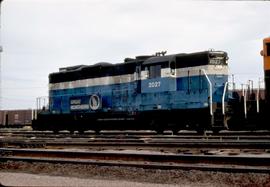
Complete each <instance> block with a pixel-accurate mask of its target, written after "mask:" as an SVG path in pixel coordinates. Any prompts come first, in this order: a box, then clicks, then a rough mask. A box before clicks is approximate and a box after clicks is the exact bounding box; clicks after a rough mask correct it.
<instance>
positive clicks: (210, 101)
mask: <svg viewBox="0 0 270 187" xmlns="http://www.w3.org/2000/svg"><path fill="white" fill-rule="evenodd" d="M201 71H202V72H203V74H204V75H205V77H206V79H207V81H208V84H209V92H210V93H209V105H210V106H209V108H210V115H211V116H213V98H212V83H211V81H210V79H209V77H208V75H207V74H206V72H205V69H201Z"/></svg>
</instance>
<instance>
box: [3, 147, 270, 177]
mask: <svg viewBox="0 0 270 187" xmlns="http://www.w3.org/2000/svg"><path fill="white" fill-rule="evenodd" d="M0 152H1V153H2V155H3V153H5V152H6V153H7V155H3V156H1V157H0V161H1V162H7V161H25V162H49V163H63V164H64V163H72V164H92V165H99V166H100V165H102V166H125V167H141V168H154V169H186V170H191V169H195V170H207V171H222V172H254V173H269V172H270V157H251V156H201V155H196V156H194V155H164V154H163V155H162V154H138V153H115V152H113V153H109V152H67V151H37V150H35V151H33V150H15V149H5V150H4V149H0Z"/></svg>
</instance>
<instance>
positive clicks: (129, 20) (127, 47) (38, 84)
mask: <svg viewBox="0 0 270 187" xmlns="http://www.w3.org/2000/svg"><path fill="white" fill-rule="evenodd" d="M269 10H270V3H269V2H265V1H180V0H166V1H165V0H147V1H145V0H128V1H126V0H110V1H106V0H76V1H74V0H4V1H3V2H2V7H1V29H0V32H1V41H0V44H1V46H2V47H3V52H2V53H1V66H2V68H1V100H0V108H1V109H25V108H35V106H36V98H37V97H40V96H47V95H48V75H49V73H52V72H57V71H58V69H59V68H60V67H65V66H73V65H80V64H86V65H90V64H94V63H97V62H111V63H119V62H123V59H124V58H126V57H135V56H138V55H147V54H154V53H155V52H157V51H164V50H166V51H167V54H174V53H190V52H198V51H205V50H209V49H215V50H223V51H226V52H227V53H228V55H229V68H230V69H229V73H230V75H232V74H233V75H234V77H235V81H236V83H237V84H238V85H239V86H240V85H241V84H242V83H244V84H246V83H247V81H248V80H253V81H254V86H256V85H257V82H258V79H259V78H262V77H263V63H262V57H261V56H260V50H261V49H262V40H263V38H265V37H269V36H270V32H269V31H270V24H269V18H270V11H269ZM261 86H263V85H261Z"/></svg>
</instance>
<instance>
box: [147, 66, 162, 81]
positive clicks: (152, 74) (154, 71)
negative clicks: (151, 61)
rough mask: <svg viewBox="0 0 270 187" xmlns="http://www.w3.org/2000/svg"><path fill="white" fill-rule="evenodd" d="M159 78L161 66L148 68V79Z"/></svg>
mask: <svg viewBox="0 0 270 187" xmlns="http://www.w3.org/2000/svg"><path fill="white" fill-rule="evenodd" d="M158 77H161V65H155V66H150V71H149V78H150V79H154V78H158Z"/></svg>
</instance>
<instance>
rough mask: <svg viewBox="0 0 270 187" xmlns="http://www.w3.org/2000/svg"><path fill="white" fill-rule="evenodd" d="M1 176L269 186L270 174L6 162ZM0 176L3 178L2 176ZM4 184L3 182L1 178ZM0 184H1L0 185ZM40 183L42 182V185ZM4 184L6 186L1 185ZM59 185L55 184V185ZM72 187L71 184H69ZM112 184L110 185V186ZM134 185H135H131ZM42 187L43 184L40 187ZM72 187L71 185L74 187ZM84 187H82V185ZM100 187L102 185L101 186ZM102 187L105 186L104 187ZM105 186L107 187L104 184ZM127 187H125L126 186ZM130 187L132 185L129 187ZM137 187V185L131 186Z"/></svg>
mask: <svg viewBox="0 0 270 187" xmlns="http://www.w3.org/2000/svg"><path fill="white" fill-rule="evenodd" d="M0 172H1V173H2V175H4V174H5V173H8V174H9V175H10V173H13V174H16V173H17V174H18V173H24V174H38V175H42V176H44V175H45V176H50V177H69V178H71V179H72V178H73V179H74V180H75V179H76V180H77V179H80V180H84V179H91V180H106V181H118V183H117V184H119V185H120V182H124V184H127V183H125V182H133V183H134V184H135V183H136V184H137V183H138V185H140V184H144V185H145V184H147V185H145V186H151V185H152V184H155V185H158V186H159V185H161V186H164V185H168V186H171V185H172V186H174V185H177V186H179V185H180V186H252V187H253V186H269V187H270V174H258V173H224V172H207V171H197V170H186V171H185V170H154V169H142V168H132V167H130V168H128V167H117V166H113V167H108V166H93V165H83V164H77V165H75V164H49V163H27V162H5V163H1V164H0ZM0 176H1V175H0ZM0 179H2V180H3V178H0ZM58 179H59V178H58ZM0 182H1V181H0ZM40 182H41V181H40ZM2 184H3V183H2ZM56 184H57V183H54V185H56ZM70 184H71V183H70ZM109 184H111V183H109ZM131 184H132V183H131ZM41 185H42V184H41ZM71 186H72V185H71ZM82 186H83V185H82ZM98 186H99V185H98ZM101 186H102V185H101ZM104 186H107V185H106V184H104ZM124 186H125V185H124ZM128 186H129V185H128ZM132 186H136V185H132Z"/></svg>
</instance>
